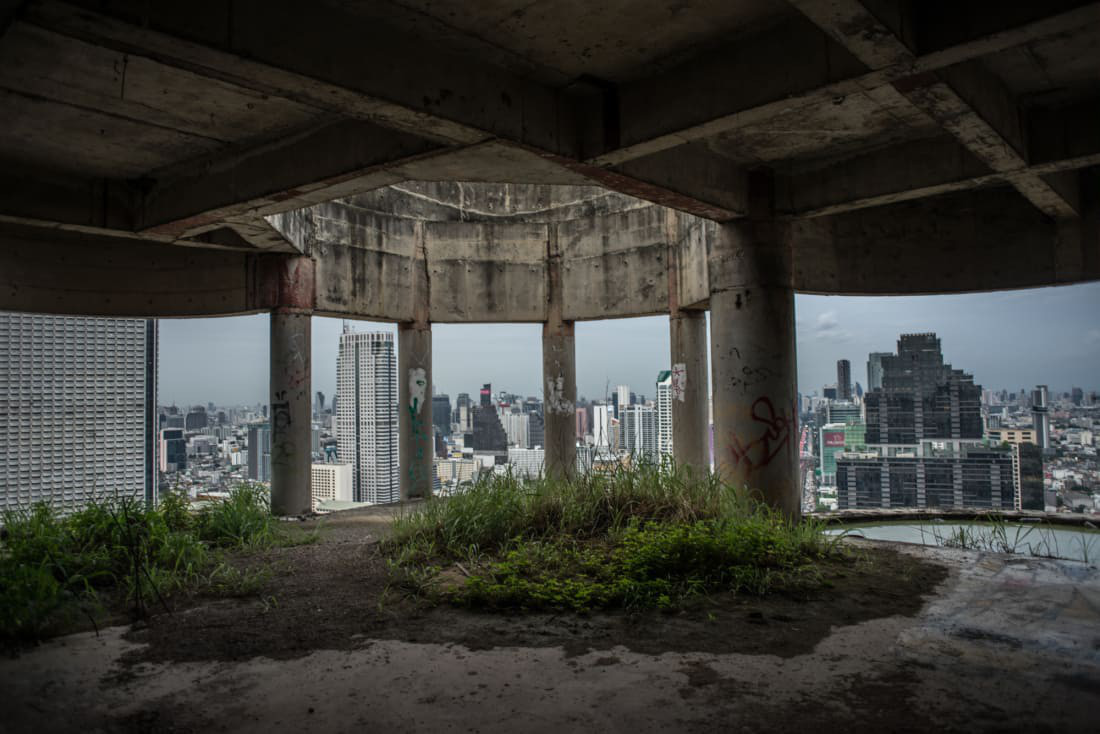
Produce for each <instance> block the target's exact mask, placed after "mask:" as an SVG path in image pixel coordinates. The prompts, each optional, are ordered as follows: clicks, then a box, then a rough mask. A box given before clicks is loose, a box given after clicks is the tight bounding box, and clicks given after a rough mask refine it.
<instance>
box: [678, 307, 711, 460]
mask: <svg viewBox="0 0 1100 734" xmlns="http://www.w3.org/2000/svg"><path fill="white" fill-rule="evenodd" d="M668 324H669V336H670V339H669V344H670V347H671V355H672V455H673V458H674V459H675V460H676V464H677V466H690V467H692V468H693V469H694V470H696V471H697V472H706V471H709V470H710V436H709V434H710V430H709V428H710V421H709V419H708V416H707V396H708V386H707V315H706V312H705V311H680V312H678V313H677V314H675V315H673V316H670V317H669V320H668Z"/></svg>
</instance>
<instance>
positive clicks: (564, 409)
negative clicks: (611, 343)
mask: <svg viewBox="0 0 1100 734" xmlns="http://www.w3.org/2000/svg"><path fill="white" fill-rule="evenodd" d="M575 355H576V348H575V339H574V333H573V322H572V321H558V322H556V323H544V324H543V326H542V378H543V380H542V382H543V389H544V390H545V396H544V400H543V406H544V407H543V414H544V416H545V421H544V423H545V433H546V438H545V441H546V445H545V446H544V448H545V450H546V455H545V457H546V458H545V472H546V475H547V476H549V477H555V478H567V477H572V476H574V475H575V474H576V471H577V412H576V407H575V406H576V403H577V365H576V358H575Z"/></svg>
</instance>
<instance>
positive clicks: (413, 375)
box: [409, 367, 428, 413]
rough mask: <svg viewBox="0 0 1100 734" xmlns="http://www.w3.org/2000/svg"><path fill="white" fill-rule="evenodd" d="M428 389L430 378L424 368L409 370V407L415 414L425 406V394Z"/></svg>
mask: <svg viewBox="0 0 1100 734" xmlns="http://www.w3.org/2000/svg"><path fill="white" fill-rule="evenodd" d="M427 389H428V376H427V374H426V373H425V372H424V368H423V367H410V368H409V407H410V408H412V409H413V412H414V413H417V412H419V411H420V406H421V405H423V404H424V393H425V392H426V391H427Z"/></svg>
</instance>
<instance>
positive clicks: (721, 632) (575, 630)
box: [127, 523, 947, 662]
mask: <svg viewBox="0 0 1100 734" xmlns="http://www.w3.org/2000/svg"><path fill="white" fill-rule="evenodd" d="M384 533H385V528H384V526H379V525H377V524H367V523H363V524H359V525H358V526H356V525H355V524H344V525H340V526H337V527H335V528H330V529H329V530H327V531H326V532H325V535H324V538H323V540H322V542H320V543H317V544H315V545H309V546H299V547H294V548H284V549H278V550H274V551H270V552H268V553H265V554H263V555H262V556H253V557H250V558H243V559H240V561H239V562H240V563H244V564H268V565H270V566H271V567H272V568H273V569H274V573H273V574H272V576H271V579H270V581H269V582H268V583H267V584H266V585H265V587H264V588H263V589H262V590H261V591H260V592H259V594H257V595H256V596H255V597H251V598H248V599H235V600H225V599H222V600H203V599H195V600H191V602H190V605H189V607H188V608H181V607H180V606H179V604H178V602H177V609H176V612H175V613H174V614H171V615H168V614H161V615H158V616H156V617H154V618H153V619H152V620H150V623H149V625H148V626H147V627H145V628H144V629H140V630H134V631H132V632H130V633H128V635H127V636H128V638H129V639H131V640H133V641H136V642H144V643H148V645H149V647H147V648H144V649H143V650H142V651H140V652H139V653H136V654H135V655H134V656H132V657H133V659H132V660H131V661H130V662H138V661H188V660H193V661H199V660H225V661H229V660H245V659H249V658H253V657H256V656H265V657H268V658H275V659H286V658H294V657H300V656H303V655H307V654H309V653H310V652H311V651H313V650H320V649H327V650H348V649H358V648H361V647H364V646H367V645H369V644H370V641H371V640H401V641H406V642H430V643H440V644H456V645H462V646H464V647H467V648H469V649H473V650H483V649H491V648H496V647H538V648H542V647H560V648H563V649H564V650H565V651H566V652H567V653H568V654H570V655H581V654H584V653H587V652H589V651H590V650H609V649H611V648H613V647H616V646H622V647H624V648H627V649H629V650H631V651H634V652H639V653H644V654H661V653H664V652H670V651H672V652H707V653H746V654H764V653H766V654H770V655H778V656H781V657H790V656H794V655H799V654H803V653H807V652H809V651H810V650H812V649H813V648H814V646H815V645H816V644H817V643H818V642H819V641H820V640H821V639H823V638H824V637H826V636H827V635H828V634H829V633H830V631H831V630H832V628H833V627H835V626H842V625H851V624H857V623H859V622H863V621H866V620H870V619H876V618H880V617H886V616H892V615H902V616H912V615H914V614H916V612H917V611H919V609H920V608H921V606H922V604H923V599H924V597H925V595H927V594H929V593H930V592H931V591H932V590H933V589H934V588H935V587H936V586H937V585H938V584H939V583H940V582H941V581H943V579H944V578H945V577H946V575H947V571H946V569H944V568H943V567H941V566H939V565H936V564H933V563H929V562H927V561H922V560H920V559H917V558H914V557H912V556H909V555H905V554H902V553H898V552H896V551H893V550H889V549H884V548H877V547H867V548H859V549H858V550H854V551H853V552H852V554H851V556H850V557H849V558H842V559H834V560H829V561H825V562H823V563H822V565H821V566H820V568H821V571H822V574H823V576H824V578H825V581H826V584H825V586H824V587H823V588H821V589H819V590H816V591H814V592H811V593H801V594H797V595H793V594H786V593H778V594H772V595H769V596H766V597H755V596H746V595H734V594H719V595H714V596H710V597H707V598H701V599H698V600H696V601H695V602H693V603H692V604H691V605H690V607H689V608H687V609H684V610H681V611H678V612H676V613H671V614H669V613H661V612H656V611H655V612H646V613H629V612H625V611H616V612H600V613H592V614H583V615H582V614H573V613H563V614H553V613H538V614H534V613H512V614H503V613H489V612H478V611H472V610H466V609H457V608H453V607H446V606H444V607H428V606H426V605H425V604H423V603H422V602H421V601H419V600H416V599H413V598H409V597H407V596H406V595H404V594H403V593H402V592H401V591H400V590H398V589H396V588H393V587H391V586H390V584H389V574H388V571H387V568H386V563H385V559H384V558H383V557H382V556H381V554H380V552H379V547H378V540H379V538H380V537H381V536H382V535H383V534H384Z"/></svg>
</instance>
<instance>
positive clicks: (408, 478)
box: [397, 323, 435, 500]
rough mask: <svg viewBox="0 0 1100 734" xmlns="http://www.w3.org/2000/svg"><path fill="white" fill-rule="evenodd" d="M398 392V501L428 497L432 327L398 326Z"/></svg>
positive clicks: (431, 468)
mask: <svg viewBox="0 0 1100 734" xmlns="http://www.w3.org/2000/svg"><path fill="white" fill-rule="evenodd" d="M397 393H398V400H399V403H400V405H399V407H400V410H399V411H398V412H399V414H400V416H401V417H400V420H399V431H400V440H399V445H400V458H401V499H403V500H407V499H410V498H413V497H423V498H427V497H430V496H431V494H432V473H433V472H434V470H435V467H434V465H433V463H432V457H433V456H434V454H435V432H434V429H433V428H432V327H431V325H430V324H422V325H421V324H413V323H402V324H398V327H397Z"/></svg>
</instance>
